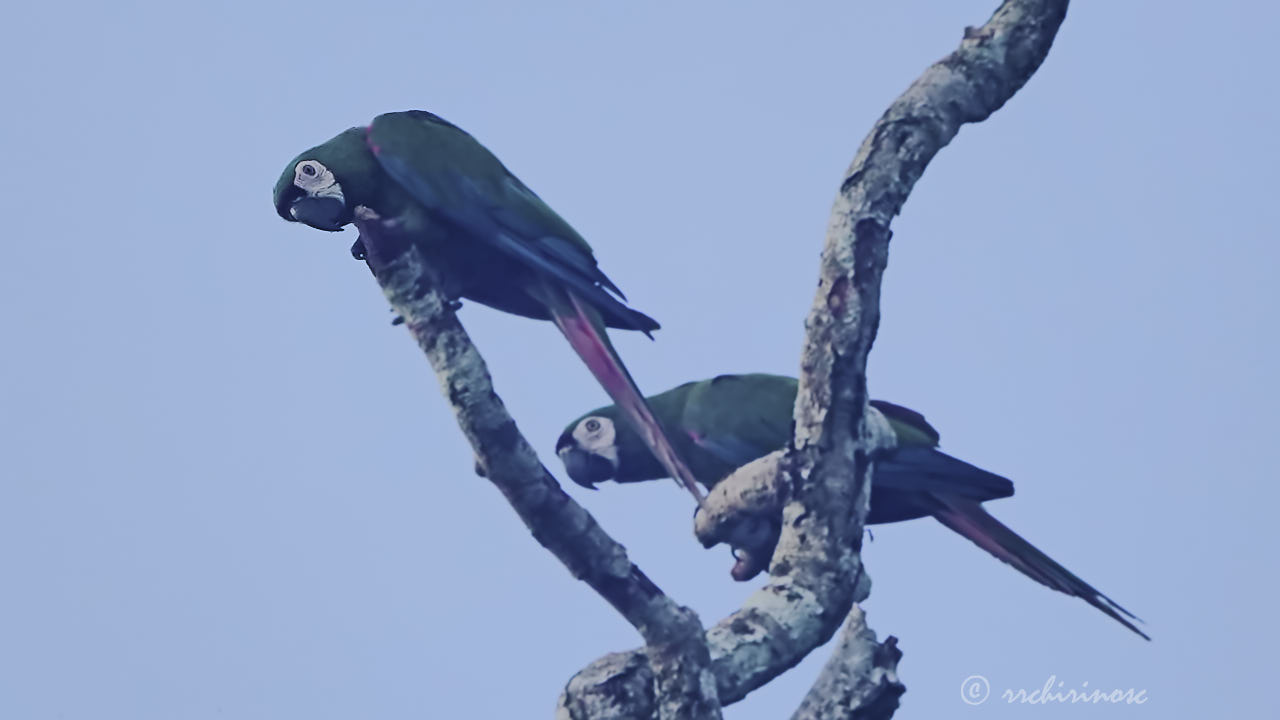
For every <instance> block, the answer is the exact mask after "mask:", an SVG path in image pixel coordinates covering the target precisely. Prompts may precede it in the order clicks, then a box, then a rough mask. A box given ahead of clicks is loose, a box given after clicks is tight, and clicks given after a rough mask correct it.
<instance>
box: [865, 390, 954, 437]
mask: <svg viewBox="0 0 1280 720" xmlns="http://www.w3.org/2000/svg"><path fill="white" fill-rule="evenodd" d="M870 405H871V407H873V408H875V409H877V410H879V411H880V414H881V415H884V418H885V419H886V420H888V421H889V426H890V427H892V428H893V433H894V434H895V435H897V436H898V447H912V446H919V447H937V446H938V441H939V440H941V436H940V435H939V434H938V431H937V430H935V429H933V426H932V425H930V424H929V421H928V420H925V419H924V415H921V414H920V413H918V412H916V411H915V410H912V409H910V408H905V407H903V406H901V405H895V404H893V403H891V402H887V401H885V400H872V401H871V402H870Z"/></svg>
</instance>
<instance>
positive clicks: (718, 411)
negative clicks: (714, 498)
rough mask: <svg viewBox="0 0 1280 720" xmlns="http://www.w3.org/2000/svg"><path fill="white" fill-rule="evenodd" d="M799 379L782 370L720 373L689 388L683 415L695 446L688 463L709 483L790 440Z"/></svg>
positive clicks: (682, 424) (684, 425)
mask: <svg viewBox="0 0 1280 720" xmlns="http://www.w3.org/2000/svg"><path fill="white" fill-rule="evenodd" d="M795 399H796V381H795V380H794V379H792V378H788V377H783V376H780V375H766V374H763V373H757V374H751V375H720V376H718V377H715V378H712V379H710V380H703V381H702V382H699V383H697V384H695V385H694V386H693V387H692V388H690V390H689V393H688V401H687V402H686V403H685V408H684V412H683V414H682V416H681V420H680V428H681V430H683V431H684V432H685V434H686V435H687V437H688V439H689V441H690V442H691V443H692V445H693V447H695V448H697V449H698V450H699V451H700V452H698V453H696V454H693V453H691V454H690V458H689V462H690V466H691V468H692V469H693V471H694V474H695V475H697V476H698V480H699V481H701V482H702V483H704V484H706V485H714V484H715V483H716V482H719V481H720V480H721V479H723V478H724V476H726V475H728V474H729V473H730V472H731V471H733V470H734V469H736V468H738V467H741V466H742V465H745V464H747V463H749V462H751V461H752V460H755V459H756V458H759V457H762V456H764V455H768V454H769V453H771V452H773V451H774V450H778V449H780V448H782V447H783V446H785V445H786V444H787V441H788V440H790V439H791V409H792V407H793V406H794V405H795Z"/></svg>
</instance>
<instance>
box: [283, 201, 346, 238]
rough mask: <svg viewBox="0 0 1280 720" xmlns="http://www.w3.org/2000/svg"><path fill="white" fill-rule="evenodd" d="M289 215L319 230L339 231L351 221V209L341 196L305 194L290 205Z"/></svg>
mask: <svg viewBox="0 0 1280 720" xmlns="http://www.w3.org/2000/svg"><path fill="white" fill-rule="evenodd" d="M289 215H290V216H291V217H293V219H294V220H297V221H298V222H300V223H304V224H307V225H310V226H311V227H313V228H315V229H317V230H328V231H329V232H337V231H338V230H341V229H342V226H343V225H346V224H347V223H349V222H351V219H352V218H351V211H350V210H348V209H347V204H346V203H345V202H343V201H342V199H341V198H336V197H307V196H303V197H300V198H298V199H297V200H294V201H293V204H291V205H290V206H289Z"/></svg>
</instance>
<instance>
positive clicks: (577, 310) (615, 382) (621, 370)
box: [541, 287, 703, 504]
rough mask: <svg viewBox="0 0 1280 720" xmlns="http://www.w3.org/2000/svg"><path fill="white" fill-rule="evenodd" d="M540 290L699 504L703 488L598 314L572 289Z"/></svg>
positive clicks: (640, 430) (605, 384)
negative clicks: (642, 391)
mask: <svg viewBox="0 0 1280 720" xmlns="http://www.w3.org/2000/svg"><path fill="white" fill-rule="evenodd" d="M541 290H542V294H543V295H544V296H547V297H546V301H547V308H548V309H549V310H550V311H551V319H552V320H553V321H554V322H555V324H556V327H558V328H560V332H561V333H563V334H564V336H565V339H567V340H568V341H569V345H570V346H572V347H573V350H574V352H576V353H578V357H580V358H582V361H583V362H585V363H586V364H587V369H589V370H591V374H592V375H595V376H596V380H598V381H600V385H601V386H603V387H604V390H605V392H607V393H609V397H611V398H613V401H614V402H615V403H617V404H618V407H619V408H621V409H622V412H623V413H625V414H626V416H627V419H628V420H630V421H631V424H632V425H633V426H634V427H635V429H636V432H638V433H640V437H641V439H643V440H644V444H645V445H647V446H648V447H649V450H650V451H651V452H652V453H653V455H654V457H656V458H658V462H660V463H662V467H664V468H666V470H667V472H668V473H670V474H671V477H673V478H676V479H677V480H679V481H680V484H681V485H684V486H685V488H686V489H688V491H689V492H690V493H692V494H693V497H694V499H695V500H697V501H698V503H699V504H701V503H702V497H703V495H702V489H701V488H700V487H699V486H698V483H697V481H696V480H694V477H693V473H692V472H690V471H689V468H688V467H687V466H686V465H685V464H684V461H683V460H681V459H680V456H679V455H678V454H676V451H675V448H673V447H672V446H671V441H670V440H668V439H667V435H666V433H665V432H664V431H663V429H662V424H661V423H659V422H658V419H657V418H656V417H654V414H653V410H652V409H650V408H649V403H648V402H647V401H646V400H645V399H644V395H643V394H642V393H641V392H640V388H638V387H636V382H635V380H633V379H631V373H629V372H627V368H626V366H625V365H623V364H622V358H620V357H618V353H617V351H615V350H614V349H613V344H612V343H610V342H609V335H608V334H607V333H606V331H605V328H604V323H603V322H602V321H601V320H600V317H599V314H598V313H595V312H594V311H592V310H590V309H589V308H588V307H587V306H585V305H584V304H583V303H582V302H581V301H580V300H579V299H578V298H577V296H576V295H574V293H573V291H571V290H567V289H565V290H561V289H558V288H553V287H543V288H542V289H541Z"/></svg>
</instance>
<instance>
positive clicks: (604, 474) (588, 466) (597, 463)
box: [556, 447, 617, 490]
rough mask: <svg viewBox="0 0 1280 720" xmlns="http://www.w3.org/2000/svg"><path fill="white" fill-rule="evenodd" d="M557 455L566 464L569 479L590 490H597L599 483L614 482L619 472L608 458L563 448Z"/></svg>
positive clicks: (575, 449) (565, 468)
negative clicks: (614, 477) (615, 475)
mask: <svg viewBox="0 0 1280 720" xmlns="http://www.w3.org/2000/svg"><path fill="white" fill-rule="evenodd" d="M556 454H558V455H559V456H560V460H561V462H563V463H564V471H565V472H566V473H568V474H569V479H570V480H572V481H574V482H576V483H578V484H579V485H581V486H582V487H584V488H587V489H589V490H595V489H596V483H598V482H604V481H605V480H612V479H613V476H614V474H615V473H616V472H617V469H616V468H615V467H614V466H613V463H611V462H609V459H608V458H603V457H600V456H599V455H596V454H594V453H589V452H587V451H585V450H579V449H578V448H575V447H567V448H561V449H560V450H557V451H556Z"/></svg>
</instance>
